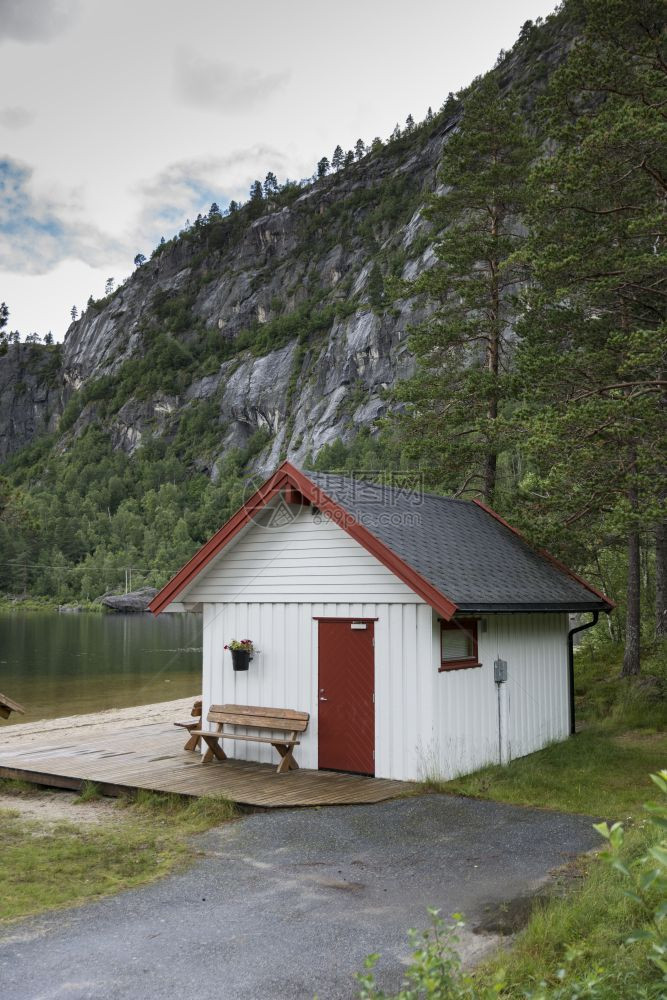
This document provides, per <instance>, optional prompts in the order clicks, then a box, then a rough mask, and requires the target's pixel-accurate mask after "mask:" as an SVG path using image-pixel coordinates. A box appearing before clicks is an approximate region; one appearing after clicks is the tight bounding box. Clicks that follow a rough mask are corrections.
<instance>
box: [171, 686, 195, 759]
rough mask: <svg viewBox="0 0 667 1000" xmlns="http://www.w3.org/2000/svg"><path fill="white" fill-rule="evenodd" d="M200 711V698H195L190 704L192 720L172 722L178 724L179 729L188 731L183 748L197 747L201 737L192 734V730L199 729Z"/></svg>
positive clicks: (193, 748) (191, 748) (192, 748)
mask: <svg viewBox="0 0 667 1000" xmlns="http://www.w3.org/2000/svg"><path fill="white" fill-rule="evenodd" d="M201 713H202V700H201V698H197V700H196V702H195V703H194V705H193V706H192V711H191V712H190V715H191V716H192V720H188V721H187V722H175V723H174V725H175V726H180V728H181V729H187V731H188V739H187V742H186V744H185V746H184V747H183V749H184V750H197V749H198V747H199V742H200V739H201V737H200V736H193V735H192V731H193V730H194V729H201Z"/></svg>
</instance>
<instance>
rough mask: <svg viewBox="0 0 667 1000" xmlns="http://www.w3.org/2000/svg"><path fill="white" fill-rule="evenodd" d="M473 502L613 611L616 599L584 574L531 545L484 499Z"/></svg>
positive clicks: (544, 550)
mask: <svg viewBox="0 0 667 1000" xmlns="http://www.w3.org/2000/svg"><path fill="white" fill-rule="evenodd" d="M473 503H476V504H477V506H478V507H481V508H482V510H485V511H486V513H487V514H490V515H491V517H495V519H496V521H500V523H501V524H502V525H504V526H505V527H506V528H509V530H510V531H511V532H513V533H514V534H515V535H516V536H517V538H520V539H521V541H522V542H525V543H526V545H528V546H529V548H531V549H533V550H534V551H535V552H537V553H538V555H541V556H542V557H543V558H544V559H547V560H548V561H549V562H550V563H552V565H553V566H555V567H556V569H559V570H560V571H561V572H562V573H565V574H566V576H569V577H571V578H572V579H573V580H576V581H577V583H580V584H581V586H582V587H585V588H586V590H590V592H591V593H592V594H595V596H596V597H599V598H600V600H601V601H604V603H605V604H607V605H608V606H609V610H610V611H612V610H613V609H614V608H615V607H616V602H615V601H612V599H611V598H610V597H607V595H606V594H603V593H602V591H601V590H598V589H597V588H596V587H594V586H593V585H592V584H591V583H589V582H588V581H587V580H584V578H583V577H582V576H579V575H578V574H577V573H575V572H574V570H572V569H570V567H569V566H566V565H565V563H563V562H561V561H560V559H556V557H555V556H552V555H551V553H550V552H548V551H547V550H546V549H538V548H536V547H535V546H533V545H531V544H530V542H529V541H528V539H527V538H526V536H525V535H523V534H522V533H521V532H520V531H519V530H518V528H514V527H513V526H512V525H511V524H508V522H507V521H506V520H505V518H504V517H501V516H500V514H498V513H496V511H495V510H493V509H492V508H491V507H489V506H488V505H487V504H485V503H484V502H483V501H482V500H473Z"/></svg>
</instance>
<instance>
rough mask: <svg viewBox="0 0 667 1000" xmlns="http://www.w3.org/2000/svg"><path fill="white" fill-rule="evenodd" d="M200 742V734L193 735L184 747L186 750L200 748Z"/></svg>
mask: <svg viewBox="0 0 667 1000" xmlns="http://www.w3.org/2000/svg"><path fill="white" fill-rule="evenodd" d="M199 743H200V737H199V736H191V737H190V739H189V740H188V742H187V743H186V744H185V746H184V747H183V749H184V750H198V749H199Z"/></svg>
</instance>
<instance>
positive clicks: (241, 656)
mask: <svg viewBox="0 0 667 1000" xmlns="http://www.w3.org/2000/svg"><path fill="white" fill-rule="evenodd" d="M249 663H250V652H249V651H248V650H247V649H233V650H232V666H233V667H234V670H247V669H248V664H249Z"/></svg>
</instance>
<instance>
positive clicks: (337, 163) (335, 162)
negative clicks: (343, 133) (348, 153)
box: [331, 146, 345, 171]
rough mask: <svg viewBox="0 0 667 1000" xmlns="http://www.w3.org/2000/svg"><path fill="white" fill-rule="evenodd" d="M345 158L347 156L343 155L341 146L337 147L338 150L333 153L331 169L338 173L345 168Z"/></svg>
mask: <svg viewBox="0 0 667 1000" xmlns="http://www.w3.org/2000/svg"><path fill="white" fill-rule="evenodd" d="M344 157H345V154H344V153H343V150H342V149H341V147H340V146H336V148H335V149H334V151H333V156H332V157H331V168H332V170H336V171H337V170H340V168H341V167H342V166H343V159H344Z"/></svg>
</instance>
